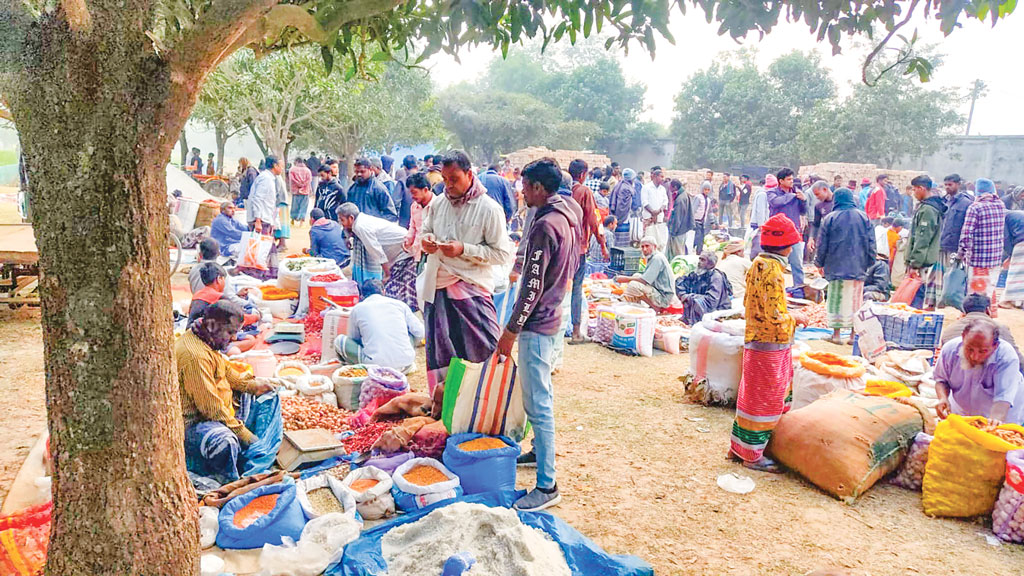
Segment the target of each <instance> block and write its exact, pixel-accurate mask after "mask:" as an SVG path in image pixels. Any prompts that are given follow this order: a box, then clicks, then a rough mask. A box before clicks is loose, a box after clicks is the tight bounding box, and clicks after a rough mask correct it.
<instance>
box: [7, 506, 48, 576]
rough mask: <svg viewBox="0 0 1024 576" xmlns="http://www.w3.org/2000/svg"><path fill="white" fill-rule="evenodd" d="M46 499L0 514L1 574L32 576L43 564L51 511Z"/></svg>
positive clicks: (40, 569) (38, 571)
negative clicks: (9, 513) (21, 508)
mask: <svg viewBox="0 0 1024 576" xmlns="http://www.w3.org/2000/svg"><path fill="white" fill-rule="evenodd" d="M52 510H53V503H52V502H47V503H45V504H39V505H38V506H32V507H30V508H26V509H24V510H20V511H18V512H15V513H14V514H11V515H8V516H0V574H4V575H5V576H6V575H8V574H9V575H11V576H35V575H36V574H41V573H42V570H43V568H44V567H45V566H46V549H47V547H48V546H49V542H50V514H51V513H52Z"/></svg>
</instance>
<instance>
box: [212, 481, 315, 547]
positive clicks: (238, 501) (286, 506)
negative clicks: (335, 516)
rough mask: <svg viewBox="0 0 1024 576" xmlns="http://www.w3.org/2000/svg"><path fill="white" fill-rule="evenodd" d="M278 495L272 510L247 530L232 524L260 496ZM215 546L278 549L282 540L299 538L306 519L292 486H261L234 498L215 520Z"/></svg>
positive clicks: (287, 484)
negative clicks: (275, 546)
mask: <svg viewBox="0 0 1024 576" xmlns="http://www.w3.org/2000/svg"><path fill="white" fill-rule="evenodd" d="M271 495H277V501H276V502H275V504H274V507H273V508H272V509H271V510H270V511H269V512H268V513H267V514H265V515H263V516H260V517H258V518H256V519H255V520H254V521H253V522H252V523H251V524H249V525H248V526H245V527H244V528H243V527H240V526H238V525H236V524H235V522H234V519H235V515H236V514H238V513H239V511H241V510H242V509H243V508H245V507H246V506H247V505H248V504H249V503H250V502H252V501H253V500H255V499H256V498H259V497H261V496H271ZM218 522H219V524H220V526H219V531H218V532H217V546H220V547H221V548H224V549H225V550H227V549H250V548H262V547H263V546H264V545H265V544H274V545H280V544H281V543H282V542H283V539H284V538H291V539H292V540H295V539H296V538H298V537H299V536H300V535H301V534H302V528H303V527H304V526H305V525H306V516H305V514H304V513H303V511H302V506H301V505H300V504H299V500H298V490H297V489H296V487H295V484H293V483H283V484H273V485H270V486H263V487H260V488H257V489H256V490H253V491H252V492H248V493H246V494H243V495H241V496H239V497H238V498H235V499H233V500H231V501H230V502H228V503H227V504H225V505H224V507H223V508H221V510H220V516H219V517H218Z"/></svg>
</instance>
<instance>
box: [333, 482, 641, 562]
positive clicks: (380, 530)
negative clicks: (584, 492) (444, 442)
mask: <svg viewBox="0 0 1024 576" xmlns="http://www.w3.org/2000/svg"><path fill="white" fill-rule="evenodd" d="M522 495H523V492H522V491H518V492H509V491H505V492H486V493H483V494H473V495H470V496H463V497H461V498H458V499H456V500H453V501H447V502H439V503H438V504H435V505H433V506H429V507H427V508H424V509H422V510H418V511H416V512H413V513H411V514H405V515H402V516H399V517H397V518H395V519H393V520H390V521H388V522H385V523H384V524H381V525H380V526H375V527H374V528H371V529H369V530H367V531H365V532H363V534H362V535H361V536H360V537H359V538H358V539H357V540H355V541H353V542H351V543H350V544H349V545H348V546H346V547H345V555H344V556H342V558H341V560H340V561H338V562H337V563H335V564H334V565H332V566H331V567H329V568H328V569H327V571H326V572H325V573H324V574H325V575H326V576H379V575H381V574H386V573H387V570H388V567H387V565H386V564H385V563H384V558H383V557H382V556H381V550H380V541H381V538H383V536H384V534H386V533H387V532H388V531H389V530H391V529H392V528H394V527H396V526H401V525H402V524H408V523H409V522H415V521H417V520H419V519H420V518H423V517H424V516H426V515H427V514H429V513H430V512H432V511H433V510H435V509H436V508H439V507H442V506H449V505H451V504H452V503H453V502H471V503H477V504H483V505H485V506H503V507H505V508H510V507H511V506H512V503H513V502H515V501H516V499H517V498H519V497H520V496H522ZM519 519H520V520H522V522H523V524H526V525H527V526H532V527H534V528H539V529H540V530H543V531H544V532H546V533H547V534H548V535H549V536H551V539H552V540H554V541H555V542H558V545H559V546H560V547H561V548H562V553H563V554H564V555H565V561H566V563H567V564H568V565H569V569H570V570H572V573H573V575H574V576H613V575H614V576H654V569H653V568H652V567H651V565H650V564H648V563H646V562H644V561H643V560H641V559H639V558H637V557H635V556H624V555H613V554H608V553H607V552H605V551H604V550H602V549H601V548H600V547H599V546H598V545H597V544H594V543H593V542H592V541H591V540H590V539H588V538H587V537H586V536H584V535H582V534H580V533H579V532H578V531H577V530H576V529H575V528H573V527H572V526H570V525H568V524H566V523H565V522H564V521H563V520H561V519H560V518H558V517H557V516H553V515H551V514H548V513H547V512H519ZM438 576H440V573H438Z"/></svg>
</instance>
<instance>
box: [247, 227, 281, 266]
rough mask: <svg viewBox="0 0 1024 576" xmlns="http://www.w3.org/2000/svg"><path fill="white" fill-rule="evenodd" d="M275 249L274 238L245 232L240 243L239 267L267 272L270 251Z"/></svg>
mask: <svg viewBox="0 0 1024 576" xmlns="http://www.w3.org/2000/svg"><path fill="white" fill-rule="evenodd" d="M273 247H274V237H273V236H264V235H262V234H259V233H257V232H243V233H242V239H241V241H240V242H239V250H240V252H239V254H241V258H240V259H239V262H238V265H239V266H241V267H243V268H255V269H256V270H267V268H268V267H267V264H268V262H269V261H270V250H271V249H272V248H273Z"/></svg>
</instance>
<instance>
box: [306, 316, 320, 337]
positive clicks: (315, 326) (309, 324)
mask: <svg viewBox="0 0 1024 576" xmlns="http://www.w3.org/2000/svg"><path fill="white" fill-rule="evenodd" d="M302 323H303V324H304V325H305V326H306V335H307V336H308V335H310V334H319V333H321V332H323V331H324V319H323V318H322V317H321V316H320V315H319V314H317V313H315V312H314V313H310V314H307V315H306V319H305V320H303V321H302Z"/></svg>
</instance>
